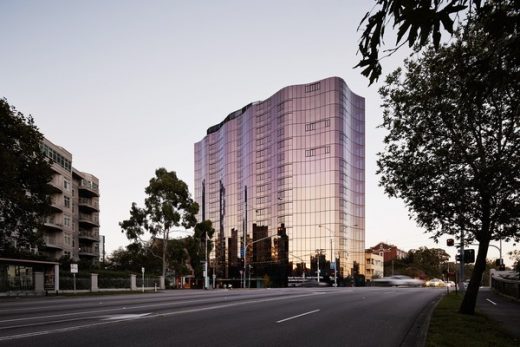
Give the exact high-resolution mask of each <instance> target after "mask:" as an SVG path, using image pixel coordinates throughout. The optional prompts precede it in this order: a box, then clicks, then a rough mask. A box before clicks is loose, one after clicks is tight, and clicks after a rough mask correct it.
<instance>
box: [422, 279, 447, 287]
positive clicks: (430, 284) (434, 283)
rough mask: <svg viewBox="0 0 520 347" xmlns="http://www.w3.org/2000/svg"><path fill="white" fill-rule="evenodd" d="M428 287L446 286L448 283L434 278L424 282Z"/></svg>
mask: <svg viewBox="0 0 520 347" xmlns="http://www.w3.org/2000/svg"><path fill="white" fill-rule="evenodd" d="M424 285H425V286H426V287H445V286H446V283H445V282H444V281H443V280H441V279H439V278H432V279H431V280H429V281H426V283H425V284H424Z"/></svg>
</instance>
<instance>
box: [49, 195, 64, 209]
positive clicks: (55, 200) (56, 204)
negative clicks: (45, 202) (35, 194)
mask: <svg viewBox="0 0 520 347" xmlns="http://www.w3.org/2000/svg"><path fill="white" fill-rule="evenodd" d="M50 206H51V208H52V209H53V210H54V211H55V212H63V204H62V203H61V200H60V199H58V198H54V197H53V198H51V202H50Z"/></svg>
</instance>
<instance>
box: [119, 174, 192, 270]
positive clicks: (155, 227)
mask: <svg viewBox="0 0 520 347" xmlns="http://www.w3.org/2000/svg"><path fill="white" fill-rule="evenodd" d="M145 193H146V194H147V195H148V197H147V198H146V199H145V201H144V203H145V207H144V208H139V207H137V204H136V203H135V202H133V203H132V207H131V209H130V218H129V219H127V220H124V221H122V222H120V223H119V226H120V227H121V228H122V230H121V231H122V232H124V233H126V236H127V238H128V239H129V240H133V241H134V242H139V243H143V239H142V237H143V235H144V234H145V233H147V232H148V233H149V234H150V235H151V238H152V242H153V241H156V240H157V241H158V242H160V244H161V246H162V252H161V254H160V257H161V259H162V275H163V276H165V275H166V269H167V268H168V254H169V253H168V244H169V242H168V240H169V234H170V231H171V229H172V228H173V227H179V226H181V225H182V226H183V227H184V228H186V229H189V228H192V227H194V226H195V224H196V218H195V215H196V214H197V212H198V210H199V206H198V204H197V203H196V202H194V201H193V199H192V198H191V196H190V192H189V191H188V186H187V185H186V183H184V182H183V181H182V180H181V179H179V178H177V174H176V173H175V172H174V171H171V172H169V171H167V170H166V169H164V168H160V169H157V170H156V171H155V177H153V178H152V179H151V180H150V184H149V185H148V187H146V189H145ZM159 240H160V241H159Z"/></svg>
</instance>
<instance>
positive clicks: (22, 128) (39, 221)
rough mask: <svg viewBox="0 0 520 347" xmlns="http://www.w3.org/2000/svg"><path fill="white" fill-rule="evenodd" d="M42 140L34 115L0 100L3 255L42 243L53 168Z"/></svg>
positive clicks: (0, 247) (0, 243) (0, 236)
mask: <svg viewBox="0 0 520 347" xmlns="http://www.w3.org/2000/svg"><path fill="white" fill-rule="evenodd" d="M42 141H43V135H42V134H41V133H40V132H39V131H38V128H37V127H36V125H35V124H34V120H33V118H32V117H31V116H24V115H23V114H22V113H20V112H18V111H17V110H16V109H15V108H14V107H12V106H10V105H9V104H8V103H7V101H6V100H5V99H0V163H1V165H2V169H1V170H0V251H1V252H2V254H4V255H5V254H8V253H13V252H16V251H17V250H23V249H29V248H30V247H34V246H38V245H41V244H43V237H42V232H43V231H42V228H43V223H44V218H45V216H46V215H48V213H49V206H50V188H49V186H48V184H47V183H48V182H50V180H51V179H52V171H51V168H50V164H49V162H48V161H47V159H46V158H45V155H44V154H43V152H42V150H41V148H40V145H41V143H42Z"/></svg>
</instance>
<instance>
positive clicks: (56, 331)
mask: <svg viewBox="0 0 520 347" xmlns="http://www.w3.org/2000/svg"><path fill="white" fill-rule="evenodd" d="M313 295H316V294H300V295H293V296H282V297H274V298H268V299H258V300H249V301H239V302H235V303H229V304H223V305H216V306H207V307H200V308H196V309H186V310H181V311H174V312H165V313H159V314H149V315H147V316H143V317H141V318H142V319H148V318H156V317H166V316H175V315H181V314H186V313H194V312H201V311H211V310H218V309H221V308H227V307H233V306H242V305H246V304H257V303H262V302H268V301H277V300H288V299H294V298H301V297H306V296H313ZM318 311H319V310H318ZM90 318H95V317H90ZM98 318H102V317H98ZM121 322H128V319H121V320H104V321H101V322H98V323H90V324H82V325H77V326H72V327H67V328H58V329H50V330H43V331H37V332H32V333H27V334H18V335H9V336H0V341H5V340H15V339H21V338H24V337H32V336H39V335H48V334H52V333H64V332H68V331H72V330H78V329H82V328H90V327H94V326H100V325H106V324H113V323H121Z"/></svg>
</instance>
